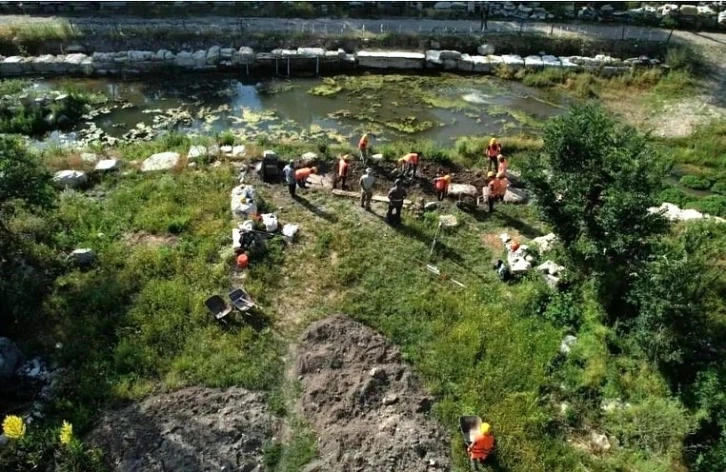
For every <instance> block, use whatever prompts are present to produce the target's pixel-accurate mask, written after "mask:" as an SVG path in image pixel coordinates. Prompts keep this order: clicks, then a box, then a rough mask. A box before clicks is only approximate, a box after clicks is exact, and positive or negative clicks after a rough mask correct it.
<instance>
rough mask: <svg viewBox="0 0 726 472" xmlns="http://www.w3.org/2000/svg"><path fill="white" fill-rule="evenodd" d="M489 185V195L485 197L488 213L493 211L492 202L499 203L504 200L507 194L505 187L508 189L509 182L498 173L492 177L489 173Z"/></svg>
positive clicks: (492, 173) (492, 174) (491, 173)
mask: <svg viewBox="0 0 726 472" xmlns="http://www.w3.org/2000/svg"><path fill="white" fill-rule="evenodd" d="M487 177H488V178H489V183H488V184H487V187H488V188H489V194H488V195H487V203H488V204H489V213H491V212H493V211H494V202H501V201H503V200H504V195H505V194H506V193H507V187H509V181H507V178H506V177H505V176H504V174H502V173H499V174H496V177H495V175H494V172H491V171H489V173H487Z"/></svg>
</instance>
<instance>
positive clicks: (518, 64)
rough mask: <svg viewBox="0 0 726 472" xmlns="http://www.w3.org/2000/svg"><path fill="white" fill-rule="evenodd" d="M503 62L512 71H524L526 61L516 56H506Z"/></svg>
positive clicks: (503, 56) (503, 57)
mask: <svg viewBox="0 0 726 472" xmlns="http://www.w3.org/2000/svg"><path fill="white" fill-rule="evenodd" d="M502 61H503V62H504V64H506V66H507V67H509V68H510V69H512V70H520V69H524V59H522V58H521V57H520V56H517V55H516V54H504V55H502Z"/></svg>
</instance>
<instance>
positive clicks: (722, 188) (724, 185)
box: [711, 182, 726, 195]
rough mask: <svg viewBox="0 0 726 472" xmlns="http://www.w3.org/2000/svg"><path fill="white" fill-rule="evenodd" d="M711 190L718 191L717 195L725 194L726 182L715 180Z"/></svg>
mask: <svg viewBox="0 0 726 472" xmlns="http://www.w3.org/2000/svg"><path fill="white" fill-rule="evenodd" d="M711 191H712V192H713V193H718V194H719V195H726V183H724V182H716V183H715V184H713V187H711Z"/></svg>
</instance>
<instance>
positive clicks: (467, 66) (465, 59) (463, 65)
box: [458, 54, 474, 72]
mask: <svg viewBox="0 0 726 472" xmlns="http://www.w3.org/2000/svg"><path fill="white" fill-rule="evenodd" d="M458 65H459V70H460V71H464V72H473V71H474V61H473V60H472V58H471V56H470V55H468V54H462V55H461V59H459V61H458Z"/></svg>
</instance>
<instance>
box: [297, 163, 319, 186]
mask: <svg viewBox="0 0 726 472" xmlns="http://www.w3.org/2000/svg"><path fill="white" fill-rule="evenodd" d="M317 172H318V169H317V167H303V168H302V169H298V170H296V171H295V181H296V182H297V185H298V187H300V188H307V185H308V177H310V174H316V173H317Z"/></svg>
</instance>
